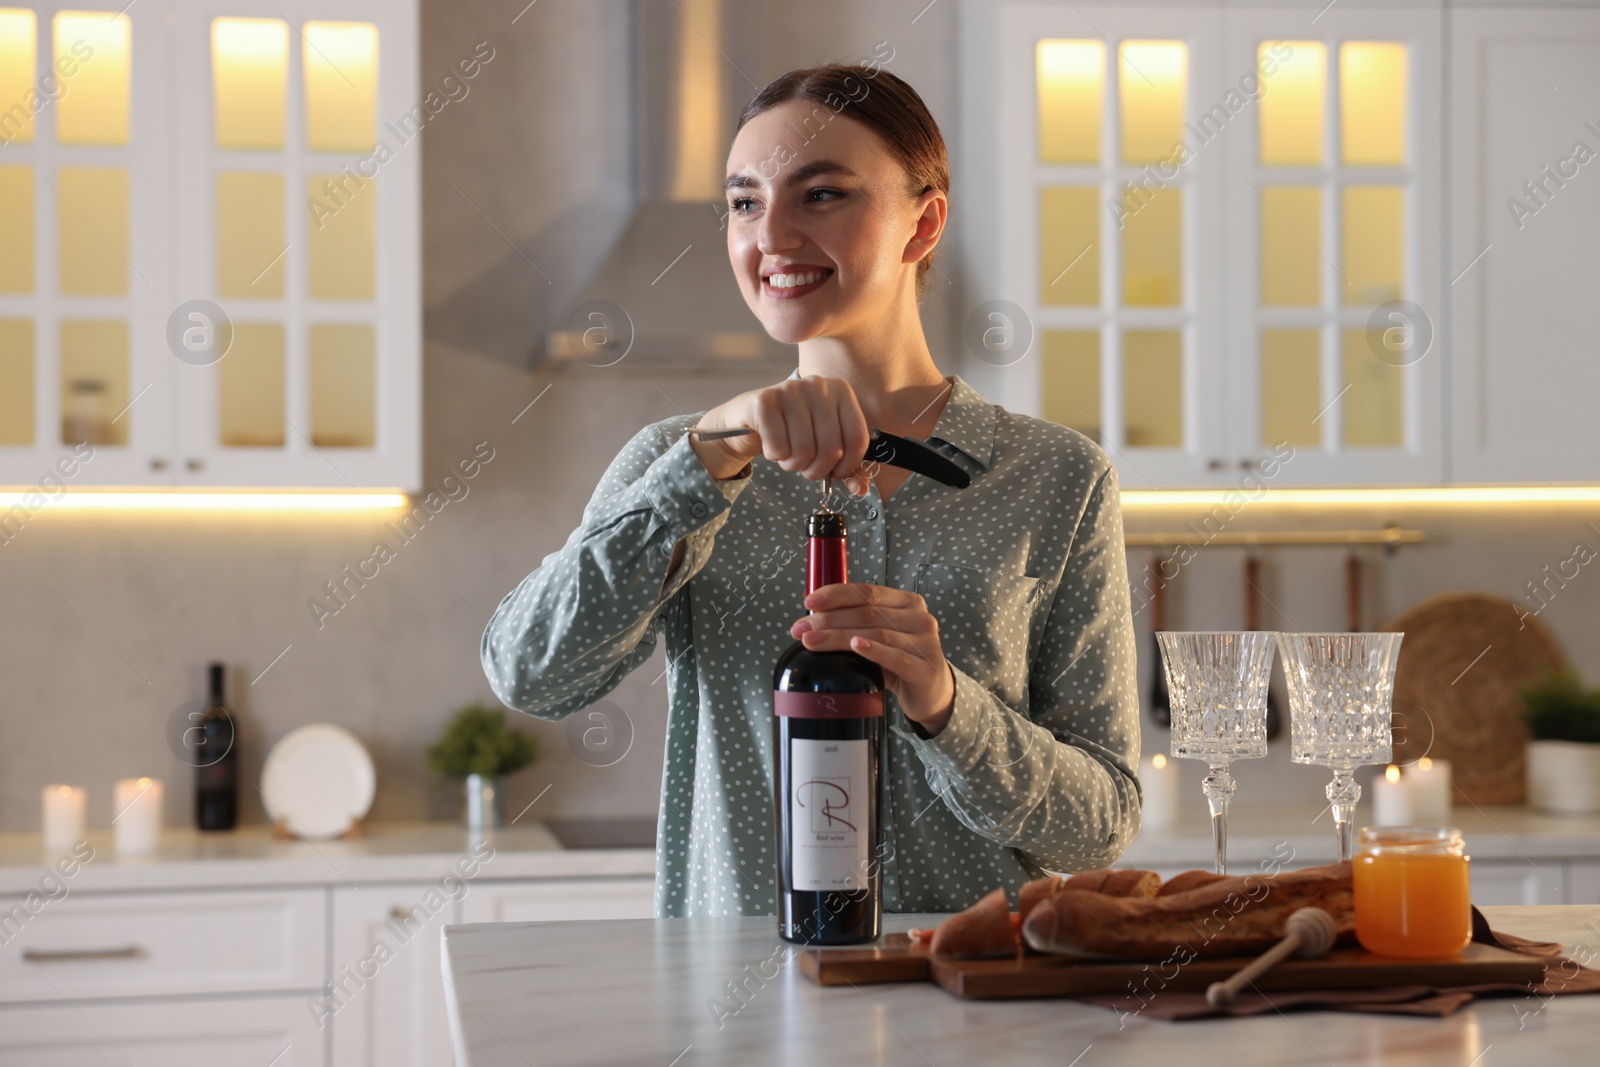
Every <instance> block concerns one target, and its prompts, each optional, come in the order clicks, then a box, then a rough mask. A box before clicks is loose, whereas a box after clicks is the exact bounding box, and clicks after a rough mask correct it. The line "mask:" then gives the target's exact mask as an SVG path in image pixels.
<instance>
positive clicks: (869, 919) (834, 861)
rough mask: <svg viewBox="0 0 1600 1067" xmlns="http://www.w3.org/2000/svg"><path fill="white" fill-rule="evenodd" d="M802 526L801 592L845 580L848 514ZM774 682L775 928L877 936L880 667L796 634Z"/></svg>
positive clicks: (835, 939)
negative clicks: (810, 644)
mask: <svg viewBox="0 0 1600 1067" xmlns="http://www.w3.org/2000/svg"><path fill="white" fill-rule="evenodd" d="M806 533H807V551H806V594H807V595H810V594H811V593H812V592H813V591H814V590H816V589H817V588H819V587H821V586H824V585H831V584H833V583H834V582H844V581H848V578H847V577H846V561H845V524H844V516H842V515H839V514H837V513H835V512H831V511H819V512H817V513H816V514H814V515H812V516H811V517H810V518H809V520H808V521H807V524H806ZM772 689H773V693H772V698H773V712H774V714H773V758H774V760H775V762H776V763H777V768H776V773H775V775H774V779H775V785H776V797H775V799H776V802H777V809H778V819H777V822H778V834H779V842H778V850H777V867H778V871H777V879H778V936H780V937H782V938H783V939H784V940H785V941H790V942H794V943H798V944H803V945H852V944H859V943H861V942H863V941H872V940H875V939H876V938H877V937H878V933H879V929H880V927H881V926H882V921H883V895H882V892H881V887H882V875H881V872H880V870H879V867H878V863H877V859H878V857H879V855H880V854H881V849H880V841H881V838H882V834H883V826H882V822H881V821H880V819H879V812H878V776H879V773H880V763H881V760H882V753H883V700H884V695H883V669H882V668H881V667H879V666H878V665H877V664H876V663H873V662H872V661H871V660H869V659H867V658H865V657H863V656H860V655H857V654H856V653H854V652H849V651H842V652H832V651H813V650H811V649H808V648H806V647H805V645H804V644H802V643H801V642H799V641H796V642H794V643H793V644H791V645H790V646H789V647H788V648H787V649H785V650H784V653H783V655H782V656H780V657H779V658H778V665H777V668H776V669H775V670H774V672H773V676H772Z"/></svg>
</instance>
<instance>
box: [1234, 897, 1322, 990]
mask: <svg viewBox="0 0 1600 1067" xmlns="http://www.w3.org/2000/svg"><path fill="white" fill-rule="evenodd" d="M1338 936H1339V928H1338V926H1337V925H1336V924H1335V923H1334V921H1333V916H1332V915H1329V914H1328V913H1327V912H1325V911H1323V910H1322V909H1321V908H1299V909H1296V910H1295V911H1292V912H1290V913H1289V918H1288V920H1287V921H1285V922H1284V924H1283V940H1282V941H1279V942H1278V943H1277V944H1276V945H1273V946H1272V947H1271V948H1269V949H1267V951H1265V952H1263V953H1262V954H1261V955H1260V956H1257V957H1256V958H1255V959H1253V960H1251V961H1250V962H1249V963H1247V964H1245V965H1244V966H1243V967H1241V968H1239V969H1238V970H1237V971H1235V972H1234V973H1233V974H1232V975H1230V976H1229V977H1227V978H1226V979H1224V980H1223V981H1220V982H1212V983H1211V986H1210V988H1208V989H1207V990H1206V1003H1207V1004H1210V1005H1211V1006H1212V1007H1213V1008H1226V1007H1227V1006H1228V1005H1230V1004H1232V1003H1233V998H1234V997H1235V996H1236V995H1238V992H1239V990H1241V989H1243V988H1244V987H1245V985H1246V984H1247V983H1249V982H1253V981H1255V980H1256V979H1257V978H1260V977H1261V976H1262V975H1263V974H1265V973H1267V971H1269V970H1271V969H1272V968H1273V967H1275V966H1277V965H1278V963H1279V961H1281V960H1282V959H1283V958H1284V957H1285V956H1288V955H1289V954H1290V953H1293V954H1294V955H1296V956H1320V955H1322V954H1323V953H1324V952H1326V951H1328V950H1329V949H1330V948H1332V947H1333V942H1334V940H1335V939H1336V938H1337V937H1338Z"/></svg>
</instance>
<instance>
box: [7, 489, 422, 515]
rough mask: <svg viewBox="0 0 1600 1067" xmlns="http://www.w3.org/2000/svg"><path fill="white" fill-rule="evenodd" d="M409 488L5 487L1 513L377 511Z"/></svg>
mask: <svg viewBox="0 0 1600 1067" xmlns="http://www.w3.org/2000/svg"><path fill="white" fill-rule="evenodd" d="M407 503H408V501H407V499H406V495H405V494H404V493H401V492H398V491H395V492H374V493H242V492H241V493H236V492H193V493H165V492H110V491H106V492H100V491H98V490H77V489H74V490H69V491H67V492H65V493H61V492H58V493H57V494H56V495H54V496H51V495H49V494H47V493H41V492H38V491H27V492H20V493H18V492H0V514H4V513H6V512H8V511H9V510H10V509H11V508H15V507H22V508H27V509H30V510H32V511H38V510H41V509H44V510H49V511H55V510H57V509H59V510H62V511H375V510H380V509H386V508H387V509H396V508H403V507H405V506H406V505H407Z"/></svg>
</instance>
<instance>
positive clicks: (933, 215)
mask: <svg viewBox="0 0 1600 1067" xmlns="http://www.w3.org/2000/svg"><path fill="white" fill-rule="evenodd" d="M806 138H809V140H808V139H806ZM728 178H729V181H730V183H731V184H730V185H729V186H728V188H727V190H726V193H727V207H728V259H729V261H730V262H731V263H732V264H733V273H734V277H736V278H737V279H738V280H739V289H740V291H741V292H742V293H743V294H744V300H745V303H746V304H748V305H749V307H750V310H751V311H753V312H755V314H756V317H757V318H759V319H760V320H761V322H762V324H763V325H764V326H765V327H766V329H767V333H769V334H771V335H772V337H773V338H774V339H776V340H778V341H782V342H785V343H787V344H795V343H798V342H800V341H805V340H808V339H810V338H813V337H835V336H840V335H847V334H850V333H852V332H855V331H856V330H858V329H870V328H871V327H872V326H873V325H874V324H881V323H882V322H884V321H886V320H887V319H888V318H889V316H888V315H887V314H886V312H887V310H888V309H889V308H890V307H891V305H893V304H894V302H895V301H896V300H898V299H900V298H901V296H902V294H909V295H910V296H911V298H912V299H913V301H914V300H915V292H916V289H915V285H916V267H915V265H916V263H917V261H918V260H920V259H921V258H922V257H923V256H925V255H927V253H928V252H929V251H930V250H931V249H932V248H933V246H934V245H935V244H936V243H937V242H938V239H939V233H940V231H941V230H942V229H943V227H944V218H945V194H944V193H943V192H942V191H940V190H931V191H929V192H927V193H924V194H922V196H920V197H918V198H916V199H915V200H913V199H912V198H910V197H909V196H907V195H906V175H905V171H904V170H903V169H902V168H901V166H900V164H899V163H898V162H897V161H896V160H895V159H894V157H893V156H891V155H890V154H889V152H888V150H887V149H886V148H885V147H884V145H883V142H882V141H881V140H880V139H879V137H878V135H877V134H876V133H875V132H873V131H872V130H871V129H869V128H868V127H866V126H863V125H862V124H861V123H859V122H857V121H855V120H854V119H850V118H846V117H844V116H843V115H840V114H836V113H834V111H833V110H832V109H830V108H828V107H824V106H821V105H818V104H814V103H812V102H811V101H809V100H791V101H789V102H787V103H784V104H779V105H778V106H776V107H773V108H769V109H768V110H766V111H764V112H762V113H761V114H760V115H757V116H756V117H755V118H753V119H751V120H750V121H749V122H747V123H745V126H744V128H743V129H742V130H740V131H739V134H738V136H737V137H735V138H734V142H733V147H732V149H730V150H729V152H728ZM775 275H777V276H775ZM783 275H794V276H797V277H783ZM807 276H811V277H812V278H813V279H814V280H810V281H808V280H807ZM775 282H776V283H779V284H774V283H775ZM785 282H787V283H789V284H783V283H785ZM795 282H799V283H800V284H793V283H795Z"/></svg>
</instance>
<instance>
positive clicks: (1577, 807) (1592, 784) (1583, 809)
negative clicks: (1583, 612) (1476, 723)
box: [1519, 668, 1600, 815]
mask: <svg viewBox="0 0 1600 1067" xmlns="http://www.w3.org/2000/svg"><path fill="white" fill-rule="evenodd" d="M1519 695H1520V696H1521V697H1522V702H1523V716H1524V718H1526V719H1527V722H1528V733H1529V735H1530V736H1531V737H1532V738H1533V740H1532V741H1531V742H1529V744H1528V802H1529V803H1530V804H1532V805H1533V806H1534V807H1536V808H1541V809H1543V810H1545V811H1552V812H1557V813H1559V814H1562V815H1592V814H1595V813H1597V812H1600V690H1595V689H1589V690H1586V689H1584V687H1583V684H1582V683H1581V682H1580V681H1579V680H1578V676H1577V674H1576V673H1575V672H1574V671H1573V670H1572V669H1571V668H1568V669H1566V670H1563V671H1561V672H1560V673H1552V672H1550V671H1545V672H1544V673H1543V674H1542V675H1541V676H1540V678H1539V680H1538V681H1536V682H1532V683H1530V684H1528V685H1525V686H1523V687H1522V689H1521V690H1520V691H1519Z"/></svg>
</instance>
